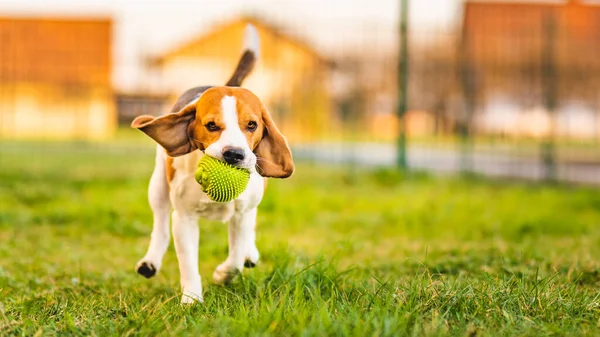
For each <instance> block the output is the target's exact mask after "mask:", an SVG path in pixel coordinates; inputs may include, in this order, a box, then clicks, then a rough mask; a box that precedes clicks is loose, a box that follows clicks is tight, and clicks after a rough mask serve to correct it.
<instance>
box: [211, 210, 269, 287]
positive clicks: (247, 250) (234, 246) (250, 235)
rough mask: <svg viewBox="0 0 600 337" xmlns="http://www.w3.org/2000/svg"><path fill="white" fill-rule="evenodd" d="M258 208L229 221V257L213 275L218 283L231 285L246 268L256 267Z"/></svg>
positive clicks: (235, 216)
mask: <svg viewBox="0 0 600 337" xmlns="http://www.w3.org/2000/svg"><path fill="white" fill-rule="evenodd" d="M255 228H256V208H253V209H251V210H249V211H246V212H244V213H236V214H235V215H234V216H233V217H232V218H231V220H229V255H228V256H227V260H225V262H223V263H221V264H220V265H219V266H218V267H217V269H215V272H214V273H213V280H214V281H215V282H217V283H225V284H226V283H229V282H230V281H231V280H233V278H234V277H235V276H236V275H237V274H238V273H240V272H241V270H242V268H244V266H247V267H254V265H255V264H256V263H257V262H258V258H259V254H258V249H256V243H255V241H256V234H255Z"/></svg>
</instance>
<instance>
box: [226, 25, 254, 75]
mask: <svg viewBox="0 0 600 337" xmlns="http://www.w3.org/2000/svg"><path fill="white" fill-rule="evenodd" d="M259 56H260V40H259V38H258V32H257V31H256V28H255V27H254V26H253V25H252V24H248V25H247V26H246V30H245V31H244V52H243V53H242V57H241V58H240V61H239V62H238V65H237V68H236V69H235V72H234V73H233V75H231V77H230V78H229V81H227V84H225V85H227V86H230V87H239V86H240V85H242V82H243V81H244V79H246V77H248V75H249V74H250V72H252V69H253V68H254V64H255V63H256V60H257V59H258V57H259Z"/></svg>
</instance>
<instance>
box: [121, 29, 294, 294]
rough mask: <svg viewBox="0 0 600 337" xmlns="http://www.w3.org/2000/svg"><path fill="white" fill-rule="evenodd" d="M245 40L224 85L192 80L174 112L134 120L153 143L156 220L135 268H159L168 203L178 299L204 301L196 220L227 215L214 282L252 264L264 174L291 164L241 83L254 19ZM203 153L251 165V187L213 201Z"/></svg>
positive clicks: (251, 52) (251, 50) (279, 174)
mask: <svg viewBox="0 0 600 337" xmlns="http://www.w3.org/2000/svg"><path fill="white" fill-rule="evenodd" d="M244 40H245V51H244V53H243V54H242V57H241V59H240V61H239V64H238V66H237V69H236V70H235V72H234V74H233V75H232V76H231V78H230V79H229V81H228V82H227V84H226V86H214V87H209V86H206V87H196V88H192V89H190V90H188V91H186V92H185V93H184V94H183V95H181V97H179V99H178V100H177V102H176V103H175V105H174V106H173V108H172V110H171V113H169V114H166V115H164V116H161V117H158V118H155V117H152V116H139V117H137V118H136V119H135V120H134V121H133V122H132V124H131V126H132V127H133V128H136V129H139V130H141V131H142V132H144V133H145V134H146V135H148V136H150V138H152V139H153V140H154V141H156V142H157V143H158V146H157V150H156V163H155V166H154V172H153V173H152V177H151V178H150V185H149V188H148V199H149V201H150V206H151V208H152V213H153V217H154V224H153V229H152V235H151V238H150V245H149V247H148V251H147V253H146V255H145V256H144V257H143V258H142V259H141V260H140V261H139V262H138V264H137V266H136V271H137V272H138V273H139V274H141V275H143V276H145V277H146V278H150V277H152V276H154V275H155V274H156V273H157V272H158V271H159V270H160V267H161V264H162V259H163V256H164V254H165V252H166V250H167V248H168V246H169V240H170V237H169V213H170V212H171V209H173V212H172V215H171V218H172V221H173V228H172V230H173V239H174V242H175V250H176V252H177V259H178V262H179V272H180V277H181V288H182V291H183V296H182V299H181V302H182V303H193V302H195V301H198V302H202V282H201V278H200V274H199V272H198V239H199V229H198V220H199V219H200V218H206V219H209V220H217V221H222V222H227V223H228V226H229V232H228V233H229V255H228V257H227V259H226V260H225V261H224V262H223V263H221V264H220V265H219V266H218V267H217V268H216V269H215V271H214V273H213V279H214V280H215V282H218V283H225V284H226V283H228V282H230V281H231V280H232V279H233V278H234V277H235V276H236V275H237V274H238V273H240V272H241V270H242V269H243V268H244V266H245V267H254V266H255V264H256V263H257V261H258V258H259V253H258V249H257V248H256V243H255V238H256V234H255V227H256V215H257V207H258V204H259V203H260V201H261V199H262V197H263V193H264V191H265V188H266V178H267V177H274V178H286V177H289V176H290V175H292V173H293V172H294V163H293V161H292V153H291V151H290V148H289V146H288V144H287V141H286V139H285V137H284V136H283V135H282V134H281V132H280V131H279V130H278V129H277V126H276V125H275V123H274V122H273V119H272V118H271V116H270V115H269V112H268V111H267V109H266V108H265V106H264V104H263V103H262V102H261V101H260V99H259V98H258V97H257V96H256V95H254V94H253V93H252V92H250V91H249V90H246V89H243V88H240V87H239V86H240V85H241V83H242V81H243V80H244V79H245V78H246V77H247V76H248V74H249V73H250V72H251V71H252V68H253V67H254V64H255V62H256V59H257V57H258V52H259V41H258V34H257V32H256V29H255V28H254V27H253V26H251V25H249V26H248V27H247V28H246V31H245V38H244ZM205 155H208V156H212V157H214V158H217V159H219V160H222V161H225V162H227V163H229V164H231V165H235V166H238V167H241V168H245V169H248V170H249V171H250V180H249V182H248V187H247V188H246V190H245V191H244V192H243V193H242V194H241V195H240V196H239V197H238V198H237V199H235V200H233V201H230V202H226V203H217V202H213V201H211V200H210V199H209V198H208V196H207V195H206V194H205V193H204V192H202V188H201V186H200V185H199V184H198V183H197V182H196V180H195V179H194V172H195V171H196V169H197V166H198V161H199V160H200V158H202V156H205Z"/></svg>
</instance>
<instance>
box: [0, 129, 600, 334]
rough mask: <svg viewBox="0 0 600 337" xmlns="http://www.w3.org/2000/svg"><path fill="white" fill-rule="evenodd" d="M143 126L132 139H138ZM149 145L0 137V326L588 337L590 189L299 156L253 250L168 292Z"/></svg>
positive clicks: (212, 253) (597, 261)
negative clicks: (150, 271) (185, 293)
mask: <svg viewBox="0 0 600 337" xmlns="http://www.w3.org/2000/svg"><path fill="white" fill-rule="evenodd" d="M140 139H142V136H141V135H140ZM153 160H154V158H153V146H152V144H151V142H150V141H140V140H139V139H137V140H134V141H131V140H128V141H121V142H105V143H77V142H73V143H59V142H54V143H53V142H50V143H44V144H42V143H37V142H9V141H3V142H0V335H27V336H30V335H44V336H46V335H95V336H107V335H140V336H153V335H191V336H193V335H223V336H230V335H272V336H286V335H295V336H300V335H302V336H312V335H353V336H399V335H426V336H436V335H441V336H447V335H457V336H500V335H529V336H540V335H598V334H599V333H598V331H600V292H599V289H600V192H599V191H598V190H593V189H583V188H571V187H565V186H543V185H542V186H540V185H528V184H523V183H510V182H498V181H496V182H491V181H487V180H483V179H477V178H470V179H466V178H465V179H460V178H435V177H430V176H427V175H423V174H412V175H410V176H407V175H402V174H399V173H395V172H393V171H384V170H380V171H361V170H359V169H354V170H348V169H347V170H342V169H339V168H328V167H316V166H310V165H307V164H304V165H303V164H299V165H298V170H297V174H296V175H295V176H294V177H293V178H291V179H288V180H281V181H275V180H272V181H271V183H270V185H269V189H268V191H267V196H266V197H265V200H264V201H263V203H262V205H261V207H260V211H259V225H258V228H259V229H258V247H259V249H260V251H261V254H262V258H261V262H260V263H259V265H258V266H257V267H256V268H255V269H252V270H245V272H244V274H243V277H241V278H238V279H237V280H236V281H235V282H234V284H233V285H231V286H229V287H222V286H218V285H214V284H212V282H211V275H212V271H213V269H214V268H215V267H216V266H217V264H218V263H220V262H222V261H223V260H224V259H225V257H226V251H227V236H226V234H227V233H226V232H227V229H226V225H223V224H220V223H201V238H200V240H201V243H200V271H201V274H202V276H203V283H204V291H205V294H204V296H205V303H204V304H202V305H196V306H192V307H181V306H180V305H179V299H180V293H179V285H178V282H179V281H178V277H179V275H178V270H177V261H176V258H175V253H174V249H173V247H172V246H171V247H170V249H169V252H168V253H167V256H166V257H165V261H164V264H163V269H162V270H161V272H160V274H159V275H158V276H157V277H155V278H153V279H151V280H146V279H144V278H143V277H141V276H139V275H137V274H136V273H135V272H134V266H135V263H136V262H137V261H138V259H139V258H141V257H142V256H143V255H144V253H145V250H146V248H147V244H148V240H149V234H150V231H151V226H150V223H151V213H150V210H149V207H148V205H147V201H146V186H147V183H148V178H149V176H150V173H151V170H152V165H153Z"/></svg>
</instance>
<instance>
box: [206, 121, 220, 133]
mask: <svg viewBox="0 0 600 337" xmlns="http://www.w3.org/2000/svg"><path fill="white" fill-rule="evenodd" d="M204 127H206V130H208V131H219V130H220V129H221V128H219V126H217V124H215V122H208V123H206V125H204Z"/></svg>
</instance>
